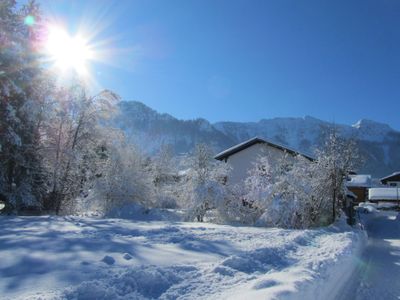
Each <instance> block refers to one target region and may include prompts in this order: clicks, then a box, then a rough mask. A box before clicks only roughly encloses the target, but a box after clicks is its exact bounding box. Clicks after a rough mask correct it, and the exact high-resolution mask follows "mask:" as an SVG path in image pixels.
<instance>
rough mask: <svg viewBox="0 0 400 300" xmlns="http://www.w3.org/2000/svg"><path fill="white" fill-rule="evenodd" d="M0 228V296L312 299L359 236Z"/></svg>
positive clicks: (172, 226)
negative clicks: (0, 233) (0, 232)
mask: <svg viewBox="0 0 400 300" xmlns="http://www.w3.org/2000/svg"><path fill="white" fill-rule="evenodd" d="M0 226H1V228H5V229H4V230H3V233H2V235H1V236H0V257H1V258H2V259H1V260H0V295H2V296H3V297H4V298H6V299H8V298H9V299H18V298H20V299H26V298H29V299H154V298H159V299H234V298H236V299H276V298H278V299H285V298H296V299H299V298H303V297H306V298H307V299H318V298H321V297H322V295H324V294H323V293H322V292H321V290H320V289H321V287H324V288H326V287H328V286H327V285H326V281H327V280H336V277H338V276H337V275H340V274H342V273H343V272H346V271H347V270H349V268H348V266H349V265H350V264H349V261H351V260H352V258H353V256H354V254H355V253H356V252H357V251H358V249H359V247H360V246H361V245H362V241H363V239H364V235H363V233H362V232H361V231H358V230H353V229H351V228H350V227H347V225H345V224H343V222H342V223H338V224H336V225H335V226H330V227H328V228H322V229H316V230H284V229H276V228H270V229H266V228H254V227H234V226H223V225H215V224H201V223H176V222H175V223H173V222H154V221H152V222H133V221H129V220H122V219H93V218H75V217H67V218H62V217H23V218H22V217H18V218H1V219H0ZM332 276H336V277H332Z"/></svg>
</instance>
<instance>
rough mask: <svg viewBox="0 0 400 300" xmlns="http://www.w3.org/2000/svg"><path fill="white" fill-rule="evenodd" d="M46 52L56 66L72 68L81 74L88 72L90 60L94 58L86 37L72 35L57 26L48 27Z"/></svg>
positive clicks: (63, 69)
mask: <svg viewBox="0 0 400 300" xmlns="http://www.w3.org/2000/svg"><path fill="white" fill-rule="evenodd" d="M46 52H47V54H48V56H49V59H50V61H52V62H53V64H54V66H55V67H57V68H59V69H60V70H62V71H67V70H71V69H72V70H74V71H75V72H77V73H78V74H79V75H86V74H87V64H88V61H89V60H91V59H93V51H92V50H91V48H90V46H89V45H88V43H87V40H86V39H85V38H84V37H82V36H80V35H76V36H70V35H69V34H68V33H67V32H66V31H65V30H64V29H62V28H60V27H56V26H51V27H49V28H48V36H47V42H46Z"/></svg>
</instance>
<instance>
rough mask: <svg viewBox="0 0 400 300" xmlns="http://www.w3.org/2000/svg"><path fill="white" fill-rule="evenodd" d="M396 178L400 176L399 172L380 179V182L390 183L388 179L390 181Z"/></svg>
mask: <svg viewBox="0 0 400 300" xmlns="http://www.w3.org/2000/svg"><path fill="white" fill-rule="evenodd" d="M397 176H400V172H394V173H392V174H390V175H388V176H385V177H382V178H381V182H385V181H390V179H392V178H393V177H397Z"/></svg>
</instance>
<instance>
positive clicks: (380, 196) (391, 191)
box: [368, 187, 400, 201]
mask: <svg viewBox="0 0 400 300" xmlns="http://www.w3.org/2000/svg"><path fill="white" fill-rule="evenodd" d="M399 198H400V189H398V188H395V187H394V188H370V189H369V190H368V199H369V200H373V201H376V200H394V201H397V200H399Z"/></svg>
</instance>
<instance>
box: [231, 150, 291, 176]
mask: <svg viewBox="0 0 400 300" xmlns="http://www.w3.org/2000/svg"><path fill="white" fill-rule="evenodd" d="M261 155H268V157H269V158H270V163H271V164H273V163H274V162H275V163H278V161H279V160H280V159H281V158H282V157H283V156H284V152H283V151H282V150H279V149H277V148H275V147H272V146H269V145H268V144H262V143H258V144H254V145H252V146H250V147H248V148H246V149H244V150H241V151H239V152H236V153H235V154H232V155H231V156H229V157H228V159H227V163H228V164H229V165H230V166H231V168H232V171H231V173H230V176H229V177H228V183H229V184H236V183H239V182H241V181H243V180H244V179H246V178H247V176H248V172H249V170H250V169H252V168H253V166H254V164H255V162H256V161H257V159H258V158H259V157H260V156H261Z"/></svg>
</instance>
